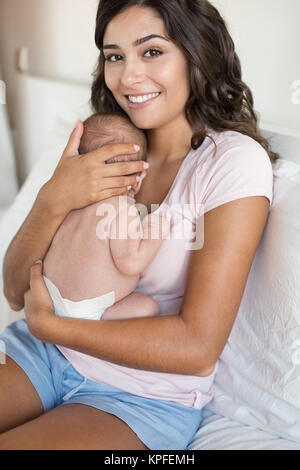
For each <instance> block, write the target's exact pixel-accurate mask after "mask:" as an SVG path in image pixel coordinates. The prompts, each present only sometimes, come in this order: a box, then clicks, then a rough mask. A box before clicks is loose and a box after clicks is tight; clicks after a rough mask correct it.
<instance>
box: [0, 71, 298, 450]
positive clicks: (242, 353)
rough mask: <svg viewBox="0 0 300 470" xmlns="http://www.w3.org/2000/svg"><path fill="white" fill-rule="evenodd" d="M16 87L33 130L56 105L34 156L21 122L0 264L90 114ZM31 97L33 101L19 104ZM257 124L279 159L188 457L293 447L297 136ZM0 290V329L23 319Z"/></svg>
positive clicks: (36, 84) (60, 86) (55, 90)
mask: <svg viewBox="0 0 300 470" xmlns="http://www.w3.org/2000/svg"><path fill="white" fill-rule="evenodd" d="M20 80H21V82H20V86H21V89H23V93H24V96H23V98H22V99H23V100H24V109H23V113H26V114H30V115H33V116H35V120H34V122H35V123H36V121H37V119H36V116H37V115H36V114H35V113H37V112H40V109H43V107H44V106H45V103H44V104H43V102H41V100H43V97H47V101H48V102H50V101H52V103H53V102H55V101H56V102H58V103H59V106H58V108H52V109H51V113H50V114H48V120H47V122H46V123H44V127H43V128H42V127H41V129H40V132H39V138H38V141H39V142H38V145H40V146H41V145H42V144H43V150H42V151H40V149H39V151H38V152H37V150H36V149H37V147H36V148H35V145H37V144H36V143H35V142H34V140H32V139H31V141H29V140H26V138H27V139H28V136H32V135H33V134H34V133H35V132H34V129H33V128H30V126H33V124H32V123H31V121H30V120H27V121H26V122H23V123H22V126H21V134H22V135H23V137H24V139H25V140H24V141H23V147H24V155H25V156H28V158H27V160H26V158H25V161H26V162H27V164H28V168H27V171H28V174H26V168H25V167H24V168H23V170H24V171H25V174H26V178H25V181H24V184H23V185H22V187H21V188H20V190H19V192H18V194H17V196H16V198H15V200H14V202H13V203H12V204H11V205H10V206H9V207H8V208H7V209H6V210H5V211H3V212H2V217H1V219H0V261H1V266H2V262H3V258H4V255H5V252H6V249H7V247H8V245H9V243H10V241H11V239H12V238H13V236H14V235H15V233H16V232H17V230H18V228H19V227H20V225H21V224H22V223H23V221H24V219H25V217H26V215H27V213H28V212H29V210H30V209H31V207H32V204H33V202H34V200H35V198H36V195H37V193H38V191H39V189H40V187H41V186H42V185H43V184H44V183H45V182H46V181H47V180H48V179H49V178H50V177H51V175H52V173H53V171H54V169H55V167H56V165H57V163H58V160H59V158H60V155H61V153H62V151H63V149H64V146H65V144H66V141H67V139H68V136H69V134H70V132H71V130H72V129H73V127H74V124H75V122H76V120H77V119H78V118H80V119H84V118H85V117H87V116H88V115H89V114H90V113H91V109H90V107H89V104H88V100H89V96H90V90H89V87H87V86H86V87H84V86H81V85H78V86H77V85H76V84H67V83H63V82H62V83H59V82H57V81H56V82H55V83H53V82H51V81H49V80H45V79H43V80H39V79H38V78H37V77H30V76H23V77H20ZM22 80H23V88H22ZM32 90H35V92H36V93H37V92H38V94H39V96H40V98H39V99H36V100H30V99H28V93H32ZM51 93H52V94H54V97H53V100H51ZM58 96H63V97H64V100H61V99H58V98H57V97H58ZM62 103H63V105H62ZM70 103H72V107H71V106H70ZM37 105H38V109H36V110H34V106H37ZM260 127H261V130H262V132H263V134H264V135H265V136H266V137H272V140H271V143H272V147H273V149H274V150H276V151H278V152H279V153H280V155H281V158H280V160H279V161H278V162H276V164H274V165H273V172H274V200H273V204H272V208H271V210H270V214H269V219H268V222H267V225H266V228H265V231H264V234H263V237H262V240H261V243H260V245H259V248H258V250H257V253H256V256H255V259H254V262H253V265H252V268H251V271H250V274H249V278H248V281H247V285H246V289H245V293H244V296H243V299H242V303H241V306H240V309H239V312H238V316H237V319H236V322H235V324H234V327H233V330H232V332H231V335H230V338H229V340H228V343H227V345H226V347H225V349H224V351H223V353H222V355H221V357H220V361H219V368H218V372H217V375H216V382H215V398H214V399H213V401H212V402H211V403H210V404H209V405H207V407H206V408H205V409H204V419H203V422H202V425H201V427H200V429H199V431H198V432H197V434H196V436H195V437H194V439H193V441H192V442H191V443H190V445H189V449H190V450H300V373H299V371H300V289H299V281H298V280H299V277H300V250H299V246H300V230H299V229H300V220H299V206H300V132H297V130H291V129H282V128H280V129H279V128H275V127H274V126H271V125H268V124H267V123H261V125H260ZM26 136H27V137H26ZM35 152H37V153H35ZM34 155H38V158H36V159H34V158H33V156H34ZM29 157H30V159H31V160H29ZM1 272H2V269H1ZM0 283H1V293H0V312H1V314H0V331H2V330H3V329H4V328H5V326H6V325H7V324H9V323H11V322H13V321H16V320H18V319H20V318H23V317H24V312H23V311H20V312H14V311H12V310H11V309H10V307H9V305H8V303H7V301H6V299H5V298H4V296H3V293H2V292H3V280H2V278H1V277H0ZM1 347H2V350H3V349H4V348H5V345H0V351H1ZM2 357H3V355H2Z"/></svg>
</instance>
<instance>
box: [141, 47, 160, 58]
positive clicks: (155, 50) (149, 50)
mask: <svg viewBox="0 0 300 470" xmlns="http://www.w3.org/2000/svg"><path fill="white" fill-rule="evenodd" d="M148 52H155V53H156V54H155V55H154V56H150V57H158V56H160V55H161V54H162V52H161V51H159V50H158V49H148V51H146V52H145V54H146V53H148ZM157 52H158V54H157Z"/></svg>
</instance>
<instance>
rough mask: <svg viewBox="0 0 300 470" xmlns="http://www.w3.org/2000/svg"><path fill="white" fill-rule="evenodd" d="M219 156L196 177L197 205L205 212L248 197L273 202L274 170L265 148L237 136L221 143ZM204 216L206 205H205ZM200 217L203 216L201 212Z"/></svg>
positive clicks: (244, 137)
mask: <svg viewBox="0 0 300 470" xmlns="http://www.w3.org/2000/svg"><path fill="white" fill-rule="evenodd" d="M217 149H218V150H217V153H216V155H215V156H214V157H211V158H210V159H209V161H207V162H206V165H203V166H202V167H201V165H199V168H198V172H197V175H196V186H197V188H196V193H197V195H198V201H197V203H198V204H203V205H204V213H205V212H208V211H210V210H212V209H215V208H216V207H218V206H220V205H222V204H225V203H228V202H230V201H234V200H236V199H240V198H244V197H249V196H266V197H267V198H268V199H269V201H270V206H271V205H272V201H273V168H272V163H271V161H270V158H269V156H268V154H267V152H266V151H265V149H264V148H263V147H262V146H261V145H260V144H259V143H258V142H256V141H255V140H254V139H252V138H250V137H248V136H245V135H243V134H237V133H235V135H234V136H232V135H231V136H230V137H229V138H228V139H224V140H223V141H221V142H218V145H217ZM201 211H202V215H203V206H202V209H201ZM199 215H201V213H199Z"/></svg>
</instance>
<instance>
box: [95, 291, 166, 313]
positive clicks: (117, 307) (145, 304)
mask: <svg viewBox="0 0 300 470" xmlns="http://www.w3.org/2000/svg"><path fill="white" fill-rule="evenodd" d="M159 313H160V307H159V304H158V303H157V302H156V301H155V300H154V299H152V297H150V296H149V295H146V294H143V293H142V292H133V293H132V294H129V295H128V296H127V297H125V298H124V299H122V300H119V302H116V303H115V304H114V305H112V306H111V307H109V308H107V309H106V310H105V312H104V313H103V315H102V317H101V320H125V319H126V318H140V317H155V316H158V315H159Z"/></svg>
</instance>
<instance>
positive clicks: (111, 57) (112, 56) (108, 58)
mask: <svg viewBox="0 0 300 470" xmlns="http://www.w3.org/2000/svg"><path fill="white" fill-rule="evenodd" d="M148 52H151V53H152V52H154V53H155V54H154V55H152V54H151V55H150V56H148V57H159V56H160V55H161V54H162V52H161V51H159V50H158V49H148V50H147V51H146V52H145V54H148ZM145 54H144V55H145ZM114 57H122V56H120V55H117V54H110V55H109V56H108V57H105V60H106V61H107V62H118V60H112V59H113V58H114Z"/></svg>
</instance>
